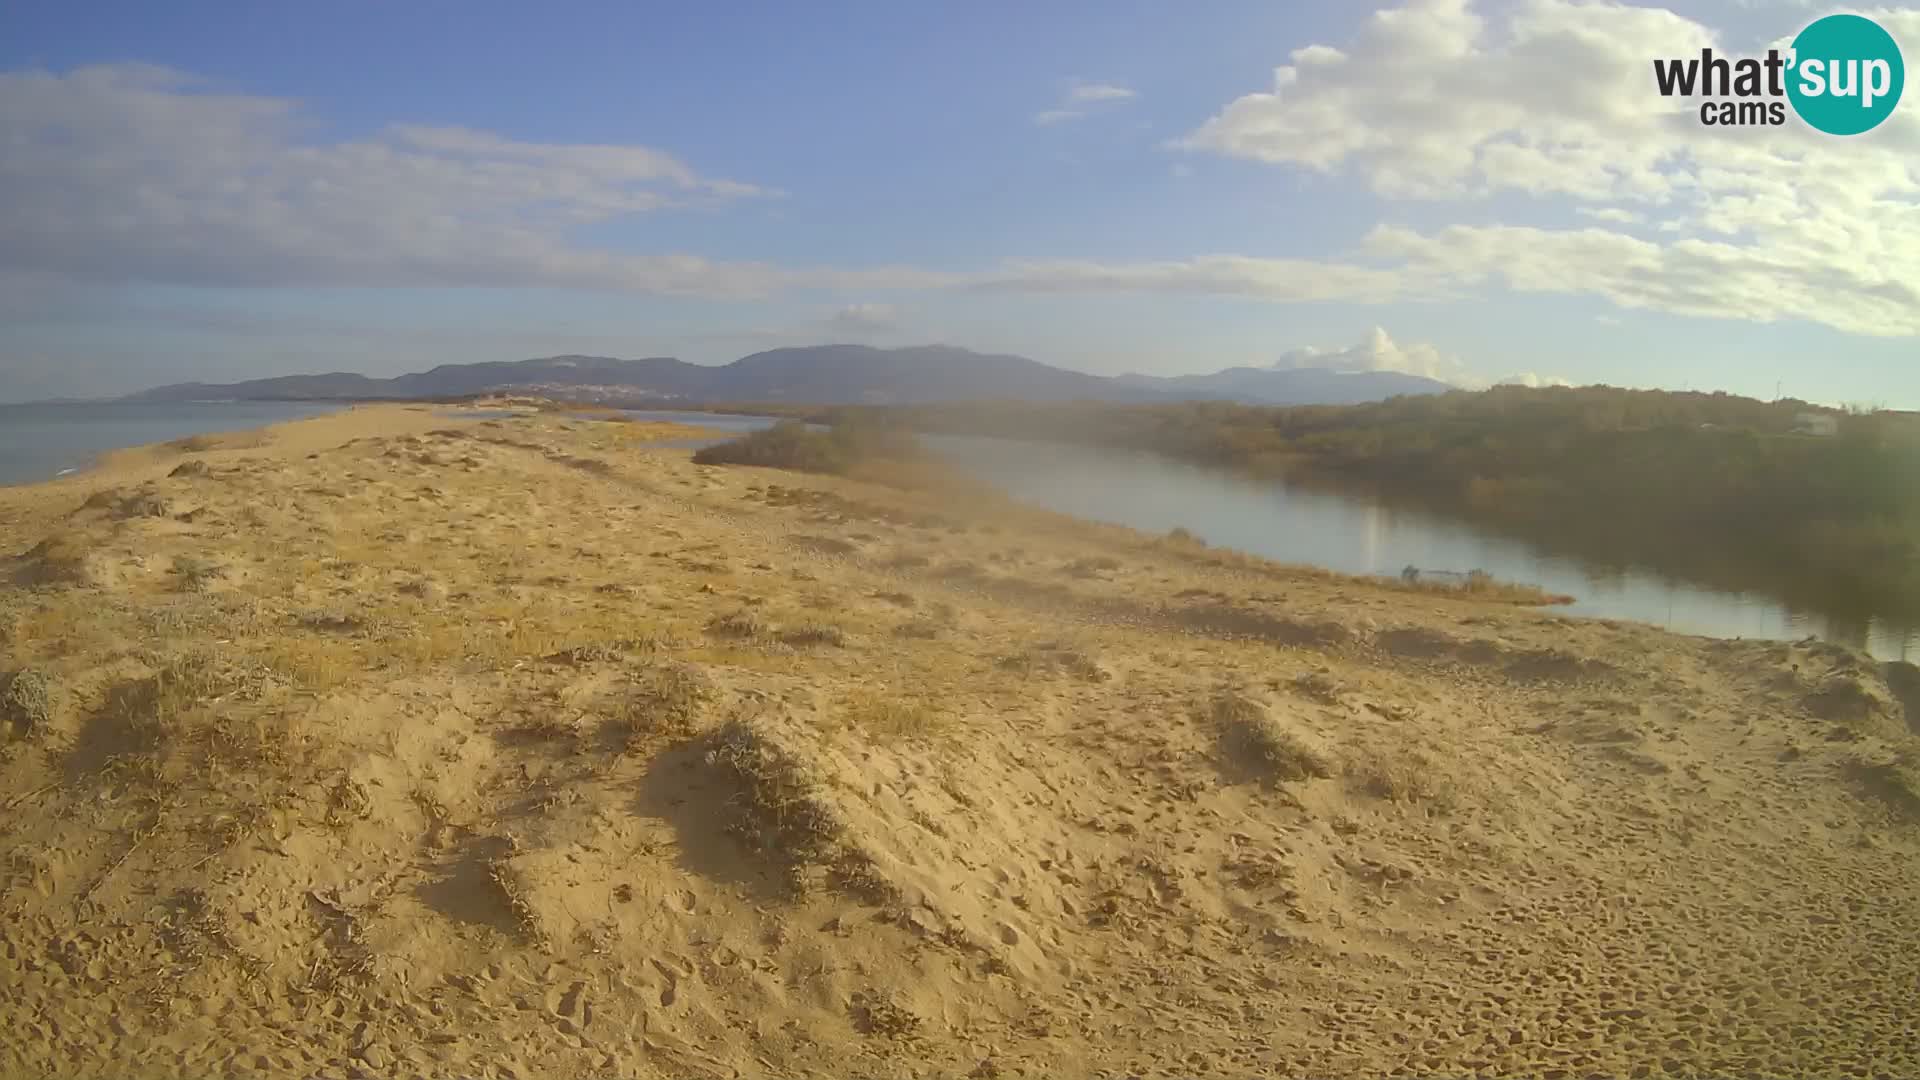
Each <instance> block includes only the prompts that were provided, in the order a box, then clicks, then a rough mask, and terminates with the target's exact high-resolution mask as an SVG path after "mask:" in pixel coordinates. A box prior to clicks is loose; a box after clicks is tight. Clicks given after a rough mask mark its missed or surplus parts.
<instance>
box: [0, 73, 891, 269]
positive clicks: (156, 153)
mask: <svg viewBox="0 0 1920 1080" xmlns="http://www.w3.org/2000/svg"><path fill="white" fill-rule="evenodd" d="M302 134H303V125H302V123H301V117H300V116H299V113H298V110H297V109H296V107H295V106H294V104H293V103H292V102H289V101H285V100H281V99H276V98H263V97H247V96H241V95H235V94H225V93H215V92H210V91H208V90H206V89H205V88H204V87H202V86H200V85H198V84H196V83H195V82H193V81H192V80H191V79H190V78H188V77H187V76H185V75H182V74H180V73H177V72H172V71H167V70H164V69H159V68H153V67H146V66H139V65H123V66H113V67H96V68H84V69H80V70H76V71H73V72H70V73H67V74H64V75H55V74H48V73H44V72H26V73H7V74H0V146H5V147H6V150H5V153H4V154H3V155H0V278H4V277H6V276H9V275H10V274H11V275H24V274H37V275H45V276H53V277H60V278H66V279H70V280H79V281H108V282H113V281H162V282H168V283H174V284H204V285H240V286H253V285H347V284H351V285H552V286H561V287H576V288H612V289H634V290H645V291H661V292H689V293H702V294H708V293H712V294H722V295H737V294H752V293H755V292H759V291H764V290H767V289H770V288H776V287H779V286H780V285H781V284H782V283H783V280H784V278H785V276H786V272H783V271H780V270H777V269H775V268H772V267H766V266H761V265H757V264H722V263H714V262H710V261H708V260H705V259H701V258H698V257H694V256H688V255H624V254H617V253H612V252H606V251H595V250H591V249H587V248H582V247H579V246H576V245H574V244H571V243H570V242H568V240H567V239H566V237H565V234H566V231H567V230H569V229H571V228H574V227H577V226H580V225H583V224H589V223H593V222H599V221H606V220H609V219H612V218H615V217H619V216H623V215H629V214H639V213H647V212H651V211H657V210H660V209H663V208H668V207H676V206H683V205H690V204H691V205H703V204H712V203H715V202H720V201H726V200H734V199H740V198H746V197H751V196H755V195H761V194H766V192H764V191H763V190H762V189H759V188H756V187H754V186H752V185H750V184H744V183H739V182H736V181H731V180H724V179H714V178H709V177H706V176H703V175H701V174H699V173H697V172H696V171H695V170H694V169H693V168H692V167H690V166H688V165H687V164H685V163H684V162H682V161H680V160H679V159H678V158H676V157H674V156H673V155H671V154H667V153H664V152H662V151H658V150H653V149H649V148H645V147H631V146H575V145H550V144H542V143H525V142H517V141H514V140H511V139H507V138H504V137H501V136H498V135H494V134H490V133H487V132H481V131H470V130H466V129H462V128H433V127H417V126H397V127H392V128H388V129H386V130H383V131H380V132H378V133H375V134H373V135H370V136H365V137H361V138H355V139H347V140H340V141H312V140H308V139H303V138H302V137H301V136H302ZM857 277H858V275H856V279H857Z"/></svg>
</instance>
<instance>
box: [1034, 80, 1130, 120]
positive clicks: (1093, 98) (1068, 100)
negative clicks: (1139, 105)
mask: <svg viewBox="0 0 1920 1080" xmlns="http://www.w3.org/2000/svg"><path fill="white" fill-rule="evenodd" d="M1138 96H1139V95H1138V94H1137V93H1135V92H1134V91H1133V90H1131V89H1128V88H1127V87H1124V86H1117V85H1115V84H1113V83H1090V82H1075V83H1073V84H1071V85H1070V86H1068V87H1067V91H1066V93H1065V94H1063V95H1061V98H1060V103H1059V104H1057V105H1055V106H1053V107H1052V108H1050V109H1043V110H1041V111H1040V112H1037V113H1034V114H1033V122H1034V123H1036V124H1039V125H1040V126H1042V127H1046V126H1049V125H1052V124H1059V123H1064V122H1066V121H1068V120H1078V119H1080V118H1081V117H1083V116H1086V115H1087V112H1088V106H1097V105H1100V104H1102V103H1103V102H1124V101H1131V100H1133V99H1134V98H1136V97H1138Z"/></svg>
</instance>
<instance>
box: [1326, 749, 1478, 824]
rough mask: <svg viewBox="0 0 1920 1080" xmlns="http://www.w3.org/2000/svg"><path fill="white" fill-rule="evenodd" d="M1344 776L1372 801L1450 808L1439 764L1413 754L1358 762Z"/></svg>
mask: <svg viewBox="0 0 1920 1080" xmlns="http://www.w3.org/2000/svg"><path fill="white" fill-rule="evenodd" d="M1347 775H1348V776H1349V777H1351V778H1352V779H1353V780H1354V781H1355V782H1356V783H1357V784H1359V786H1360V790H1361V791H1363V792H1365V793H1366V794H1368V795H1371V796H1373V797H1374V798H1376V799H1386V800H1387V801H1388V802H1396V803H1427V804H1430V805H1432V806H1434V807H1435V808H1436V809H1441V810H1445V809H1447V808H1449V807H1451V806H1452V805H1453V801H1454V797H1455V790H1454V784H1453V781H1452V780H1451V778H1449V777H1448V776H1447V775H1446V774H1445V773H1444V772H1442V771H1441V769H1440V765H1439V763H1437V762H1435V761H1434V760H1433V759H1432V758H1430V757H1428V756H1427V755H1425V754H1422V753H1419V752H1417V751H1411V750H1409V751H1405V752H1402V753H1397V754H1393V755H1390V756H1387V757H1381V758H1374V759H1372V760H1370V761H1365V762H1361V763H1358V764H1356V765H1354V766H1352V767H1351V768H1349V769H1348V770H1347Z"/></svg>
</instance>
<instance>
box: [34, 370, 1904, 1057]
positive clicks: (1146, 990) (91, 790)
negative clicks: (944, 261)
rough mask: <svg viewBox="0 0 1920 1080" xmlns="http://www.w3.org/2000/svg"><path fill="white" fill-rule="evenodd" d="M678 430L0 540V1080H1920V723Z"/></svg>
mask: <svg viewBox="0 0 1920 1080" xmlns="http://www.w3.org/2000/svg"><path fill="white" fill-rule="evenodd" d="M689 434H693V432H691V431H689V429H686V428H683V427H678V426H676V425H672V424H655V423H631V422H619V421H615V420H609V419H593V418H586V417H577V416H569V415H566V414H562V413H551V412H550V413H537V414H532V415H528V416H525V417H518V418H510V419H501V418H493V419H481V418H478V417H466V418H460V417H449V416H448V415H446V414H445V413H444V410H442V409H441V408H439V407H428V406H421V407H412V406H401V405H369V406H361V407H356V408H352V409H348V410H345V411H342V412H339V413H334V414H329V415H326V416H322V417H317V418H314V419H310V420H303V421H298V422H294V423H289V424H284V425H280V426H277V427H274V428H270V429H266V430H264V431H261V432H250V433H238V434H235V435H232V436H225V437H217V438H207V439H202V440H197V441H195V442H193V443H192V444H190V445H188V446H186V447H184V448H183V447H182V446H178V445H170V446H161V447H144V448H137V449H133V450H126V451H120V452H116V453H114V454H111V455H108V456H107V457H106V458H105V459H104V460H103V461H102V462H101V463H100V464H99V466H98V467H97V468H94V469H92V470H89V471H87V472H85V473H83V474H78V475H73V476H68V477H64V478H62V479H60V480H58V481H54V482H50V483H45V484H39V485H32V486H25V487H17V488H4V489H0V555H4V559H0V657H3V658H4V659H0V738H4V740H5V741H4V743H0V809H4V813H0V858H4V862H3V863H0V871H3V872H4V877H0V1017H3V1018H4V1021H5V1022H4V1023H0V1075H6V1076H16V1075H17V1076H44V1075H60V1076H72V1077H92V1076H98V1077H109V1076H112V1077H121V1076H136V1075H137V1076H142V1077H148V1076H155V1077H158V1076H179V1077H189V1076H191V1077H208V1076H219V1077H225V1076H259V1077H268V1076H273V1077H280V1076H300V1077H335V1078H338V1077H349V1076H379V1077H387V1076H397V1077H539V1076H556V1077H558V1076H595V1077H602V1076H603V1077H631V1076H639V1077H654V1076H659V1077H715V1078H718V1077H736V1076H783V1077H784V1076H821V1077H828V1076H832V1077H874V1078H879V1077H903V1076H913V1077H928V1078H934V1077H941V1078H946V1077H955V1078H957V1077H1019V1076H1024V1077H1080V1076H1086V1077H1093V1076H1103V1077H1124V1076H1142V1077H1145V1076H1154V1077H1253V1076H1303V1077H1304V1076H1315V1077H1324V1076H1388V1075H1393V1076H1407V1075H1452V1076H1460V1075H1481V1076H1515V1075H1524V1076H1539V1077H1553V1078H1561V1077H1587V1076H1593V1075H1600V1076H1623V1077H1649V1076H1651V1077H1664V1076H1695V1075H1734V1076H1759V1075H1769V1076H1788V1075H1791V1076H1856V1077H1880V1076H1885V1077H1902V1076H1915V1075H1920V992H1917V991H1916V987H1920V734H1917V732H1920V677H1916V671H1915V669H1914V668H1913V667H1912V666H1911V665H1904V664H1880V663H1877V662H1874V661H1872V660H1870V659H1868V658H1866V657H1864V656H1862V655H1860V654H1857V653H1854V652H1852V651H1849V650H1847V649H1845V648H1842V647H1839V646H1833V645H1824V644H1817V643H1806V644H1798V645H1795V644H1783V643H1772V642H1739V641H1719V640H1711V639H1705V638H1692V637H1682V636H1677V635H1672V634H1668V633H1665V632H1662V631H1660V630H1657V629H1654V628H1651V627H1645V626H1639V625H1632V624H1624V623H1609V622H1600V621H1589V620H1581V619H1574V618H1568V617H1565V616H1562V615H1556V614H1555V613H1554V612H1553V611H1552V609H1550V608H1549V609H1533V608H1526V607H1519V606H1514V605H1510V604H1495V603H1487V602H1481V601H1476V600H1472V599H1468V598H1456V597H1451V596H1443V595H1435V594H1430V593H1421V592H1414V591H1408V590H1403V589H1396V588H1393V587H1391V586H1390V585H1388V584H1382V583H1369V582H1364V581H1359V580H1356V579H1349V578H1342V577H1338V576H1335V575H1330V574H1326V573H1319V572H1314V571H1310V570H1303V569H1298V568H1288V567H1283V566H1278V565H1275V564H1271V563H1265V562H1261V561H1259V560H1256V559H1252V558H1247V557H1241V556H1236V555H1234V554H1233V553H1230V552H1221V551H1217V550H1214V549H1211V548H1208V547H1206V546H1204V545H1202V544H1197V543H1189V542H1181V541H1176V540H1169V539H1167V538H1165V537H1156V536H1148V535H1144V534H1140V533H1135V532H1131V531H1128V530H1124V529H1120V528H1115V527H1108V526H1099V525H1093V524H1088V523H1081V522H1076V521H1073V520H1070V519H1066V518H1062V517H1059V516H1056V515H1049V514H1044V513H1040V512H1038V511H1029V510H1023V509H1021V508H1019V507H1016V506H1013V505H1011V504H1008V503H1006V502H1004V501H1002V500H999V499H996V498H994V497H993V496H992V495H990V494H988V493H983V492H978V491H971V490H966V489H964V488H957V487H956V488H945V487H942V488H938V489H934V490H928V491H924V492H919V493H915V492H911V491H906V490H901V489H899V488H895V487H889V486H884V485H880V484H874V483H862V482H857V481H852V480H845V479H838V478H831V477H820V476H809V475H801V474H796V473H790V472H781V471H773V470H762V469H750V468H723V467H705V466H697V465H694V464H693V463H692V462H691V460H690V452H689V451H687V450H686V449H684V448H676V447H666V446H658V445H654V444H658V443H663V442H666V441H669V440H675V439H684V438H685V437H686V436H688V435H689Z"/></svg>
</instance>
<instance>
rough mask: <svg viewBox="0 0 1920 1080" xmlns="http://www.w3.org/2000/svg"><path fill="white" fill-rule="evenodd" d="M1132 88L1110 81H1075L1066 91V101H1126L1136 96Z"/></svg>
mask: <svg viewBox="0 0 1920 1080" xmlns="http://www.w3.org/2000/svg"><path fill="white" fill-rule="evenodd" d="M1138 96H1139V95H1137V94H1135V93H1134V92H1133V91H1132V90H1129V89H1127V88H1126V87H1124V86H1115V85H1113V84H1112V83H1075V84H1074V86H1073V88H1072V89H1070V90H1068V91H1067V100H1068V101H1078V102H1088V101H1126V100H1128V99H1130V98H1134V97H1138Z"/></svg>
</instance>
